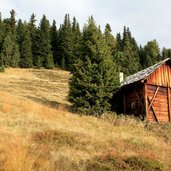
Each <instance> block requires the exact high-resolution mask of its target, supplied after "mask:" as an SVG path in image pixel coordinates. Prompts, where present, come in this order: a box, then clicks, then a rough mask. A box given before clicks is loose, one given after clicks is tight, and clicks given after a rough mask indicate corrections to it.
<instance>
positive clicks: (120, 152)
mask: <svg viewBox="0 0 171 171" xmlns="http://www.w3.org/2000/svg"><path fill="white" fill-rule="evenodd" d="M68 78H69V73H67V72H65V71H61V70H44V69H41V70H34V69H7V70H6V72H5V73H0V83H1V84H0V170H5V171H16V170H22V171H26V170H41V171H43V170H44V171H45V170H49V171H53V170H59V171H63V170H66V171H67V170H68V171H70V170H83V171H84V170H98V171H99V170H157V169H158V170H170V168H171V157H170V156H171V126H170V125H147V124H146V123H144V122H140V121H137V120H135V119H133V118H128V117H116V116H115V115H113V116H110V115H109V116H106V115H104V116H103V117H102V118H95V117H91V116H79V115H76V114H72V113H70V112H69V110H68V106H69V103H68V101H67V92H68Z"/></svg>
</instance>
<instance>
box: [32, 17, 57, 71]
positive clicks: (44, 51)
mask: <svg viewBox="0 0 171 171" xmlns="http://www.w3.org/2000/svg"><path fill="white" fill-rule="evenodd" d="M36 44H37V45H36V56H35V57H34V58H35V59H34V60H35V64H36V66H38V67H42V66H43V67H45V68H48V69H51V68H53V67H54V63H53V56H52V51H51V39H50V25H49V21H48V20H47V18H46V16H45V15H43V18H42V20H41V22H40V26H39V29H38V30H37V33H36Z"/></svg>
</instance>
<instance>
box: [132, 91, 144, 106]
mask: <svg viewBox="0 0 171 171" xmlns="http://www.w3.org/2000/svg"><path fill="white" fill-rule="evenodd" d="M134 91H135V94H136V96H137V98H138V101H139V103H140V105H141V107H142V109H144V105H143V104H142V102H141V99H140V97H139V95H138V93H137V90H136V89H134Z"/></svg>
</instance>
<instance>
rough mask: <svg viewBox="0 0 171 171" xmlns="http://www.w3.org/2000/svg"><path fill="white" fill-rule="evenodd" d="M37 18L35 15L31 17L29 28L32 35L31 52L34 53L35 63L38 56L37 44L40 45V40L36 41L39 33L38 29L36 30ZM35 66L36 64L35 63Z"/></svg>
mask: <svg viewBox="0 0 171 171" xmlns="http://www.w3.org/2000/svg"><path fill="white" fill-rule="evenodd" d="M35 22H36V16H35V14H34V13H33V14H32V15H31V17H30V21H29V23H28V27H29V33H30V41H31V51H32V58H33V59H32V61H33V63H34V61H35V60H34V59H35V58H36V56H37V49H36V47H37V43H38V40H36V33H37V28H36V24H35ZM34 64H35V63H34Z"/></svg>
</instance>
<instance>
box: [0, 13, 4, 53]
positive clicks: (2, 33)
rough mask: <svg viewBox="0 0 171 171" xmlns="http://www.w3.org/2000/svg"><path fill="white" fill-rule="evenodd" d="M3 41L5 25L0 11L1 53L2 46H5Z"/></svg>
mask: <svg viewBox="0 0 171 171" xmlns="http://www.w3.org/2000/svg"><path fill="white" fill-rule="evenodd" d="M3 41H4V27H3V22H2V18H1V13H0V54H1V51H2V47H3Z"/></svg>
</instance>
